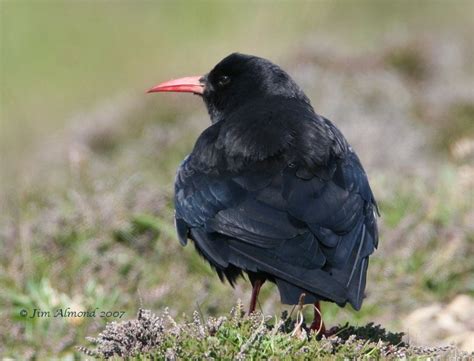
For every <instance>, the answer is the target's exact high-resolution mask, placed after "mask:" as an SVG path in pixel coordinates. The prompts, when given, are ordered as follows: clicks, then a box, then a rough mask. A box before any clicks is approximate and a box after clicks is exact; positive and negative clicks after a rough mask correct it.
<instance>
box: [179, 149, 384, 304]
mask: <svg viewBox="0 0 474 361" xmlns="http://www.w3.org/2000/svg"><path fill="white" fill-rule="evenodd" d="M334 164H335V165H334V166H333V167H332V170H331V172H329V173H328V171H325V172H324V176H315V175H314V174H313V173H310V172H308V171H307V170H305V169H304V168H302V167H298V166H293V167H292V166H288V167H287V168H285V169H284V170H283V171H280V172H277V173H275V174H273V175H269V174H258V173H244V174H243V175H241V176H239V177H235V176H228V177H223V176H220V177H213V176H210V175H206V174H202V173H193V172H192V171H190V169H189V167H187V164H186V161H185V162H184V164H183V165H182V167H181V168H180V171H179V172H178V176H177V181H176V224H177V229H178V234H179V237H180V240H181V242H182V243H183V244H185V242H186V239H187V238H188V237H191V238H193V239H194V240H195V241H196V243H197V245H198V247H199V248H200V250H201V252H202V253H203V254H204V256H205V257H206V258H208V259H209V260H210V261H211V263H213V264H214V265H215V266H216V267H222V268H225V267H228V265H229V264H231V265H233V266H236V267H239V268H242V269H243V270H246V271H254V272H265V273H268V274H270V275H272V276H274V277H275V278H276V280H277V284H278V280H281V281H282V284H281V287H280V284H279V287H280V291H282V289H283V288H284V284H286V283H288V284H291V285H295V286H297V287H298V288H301V289H304V290H308V291H309V292H311V293H314V294H316V295H320V296H321V297H322V298H327V299H330V300H333V301H335V302H337V303H340V304H343V303H345V302H347V301H349V302H350V303H351V304H352V305H353V306H354V307H355V308H356V309H358V308H360V305H361V302H362V296H363V290H364V288H365V272H366V269H367V262H368V256H369V255H370V254H371V253H372V252H373V250H374V248H375V247H376V245H377V239H378V236H377V228H376V223H375V216H374V207H375V206H374V204H375V203H374V202H375V201H374V199H373V195H372V192H371V190H370V187H369V184H368V181H367V178H366V175H365V173H364V171H363V169H362V166H361V165H360V162H359V160H358V159H357V156H356V155H355V154H354V153H352V152H349V153H348V154H347V156H346V157H345V158H344V159H342V160H338V161H337V162H336V163H334ZM190 173H191V174H190ZM295 297H296V296H295ZM282 298H284V296H283V295H282ZM290 298H292V296H291V295H290V296H288V297H287V300H288V303H292V300H290Z"/></svg>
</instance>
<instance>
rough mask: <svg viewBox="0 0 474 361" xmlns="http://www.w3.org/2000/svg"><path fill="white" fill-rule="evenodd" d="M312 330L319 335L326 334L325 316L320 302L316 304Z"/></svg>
mask: <svg viewBox="0 0 474 361" xmlns="http://www.w3.org/2000/svg"><path fill="white" fill-rule="evenodd" d="M310 330H313V331H314V332H316V333H317V334H318V335H325V334H326V327H325V326H324V322H323V315H322V313H321V305H320V304H319V301H316V302H315V303H314V320H313V322H312V323H311V327H310Z"/></svg>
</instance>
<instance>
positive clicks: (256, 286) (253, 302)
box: [249, 278, 265, 315]
mask: <svg viewBox="0 0 474 361" xmlns="http://www.w3.org/2000/svg"><path fill="white" fill-rule="evenodd" d="M264 282H265V280H262V279H260V278H257V279H255V280H254V281H253V282H252V298H251V299H250V307H249V315H250V314H252V313H253V312H254V311H255V308H256V307H257V299H258V294H259V293H260V288H262V285H263V283H264Z"/></svg>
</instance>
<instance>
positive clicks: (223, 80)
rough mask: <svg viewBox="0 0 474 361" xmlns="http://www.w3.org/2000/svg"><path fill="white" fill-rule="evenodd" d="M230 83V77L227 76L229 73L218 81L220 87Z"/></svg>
mask: <svg viewBox="0 0 474 361" xmlns="http://www.w3.org/2000/svg"><path fill="white" fill-rule="evenodd" d="M229 83H230V77H229V76H227V75H222V76H221V77H220V78H219V80H218V81H217V84H218V85H219V86H220V87H223V86H226V85H227V84H229Z"/></svg>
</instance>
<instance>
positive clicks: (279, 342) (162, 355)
mask: <svg viewBox="0 0 474 361" xmlns="http://www.w3.org/2000/svg"><path fill="white" fill-rule="evenodd" d="M402 338H403V334H401V333H391V332H388V331H386V330H385V329H383V328H382V327H380V326H379V325H374V324H372V323H370V324H367V325H366V326H362V327H353V326H348V325H345V326H341V327H340V329H339V331H337V333H336V334H335V335H334V336H331V337H330V338H325V337H323V338H322V339H321V337H318V335H317V333H314V332H312V331H311V332H309V330H308V329H307V328H306V325H304V324H301V323H297V322H295V320H292V319H291V318H290V317H288V315H287V314H283V315H282V317H281V318H280V317H268V316H264V315H263V314H261V313H259V312H257V313H254V314H252V315H251V316H245V315H244V312H243V310H242V305H241V304H237V306H235V307H234V308H233V309H232V311H231V312H230V314H227V315H226V316H221V317H219V318H213V317H209V318H207V319H206V320H203V319H202V317H201V315H200V314H199V313H198V312H197V311H196V312H194V314H193V317H192V320H185V321H183V322H177V321H176V320H175V319H174V318H173V317H172V316H171V315H170V314H169V313H168V311H165V312H164V313H162V314H160V315H155V314H153V313H152V312H150V311H148V310H143V309H140V310H139V311H138V316H137V318H136V319H133V320H130V321H126V322H119V323H110V324H108V325H107V327H106V328H105V330H103V331H102V332H101V333H100V334H99V336H98V337H91V338H89V342H90V343H91V344H92V345H93V346H91V347H92V348H87V347H84V346H81V347H79V350H80V351H82V352H83V353H84V354H86V355H88V356H92V357H97V358H106V359H108V358H111V357H115V358H117V357H121V358H127V359H131V360H147V359H160V360H161V359H168V360H176V359H179V360H191V359H212V360H215V359H217V360H222V359H232V360H254V359H270V360H315V359H348V358H349V359H359V358H370V359H381V358H383V359H400V358H416V359H420V360H421V359H427V360H428V359H430V358H432V357H433V356H435V357H443V358H446V359H447V358H450V357H468V354H467V353H465V352H460V351H459V350H456V348H455V347H453V346H449V347H444V348H423V347H418V348H417V347H410V346H408V345H407V344H406V343H405V342H404V341H403V340H402Z"/></svg>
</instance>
